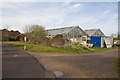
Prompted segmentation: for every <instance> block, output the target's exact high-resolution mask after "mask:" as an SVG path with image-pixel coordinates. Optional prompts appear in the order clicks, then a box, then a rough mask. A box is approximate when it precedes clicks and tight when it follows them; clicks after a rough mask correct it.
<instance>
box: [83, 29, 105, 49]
mask: <svg viewBox="0 0 120 80" xmlns="http://www.w3.org/2000/svg"><path fill="white" fill-rule="evenodd" d="M84 31H85V33H86V34H87V35H88V36H89V38H90V43H92V44H93V45H94V46H95V47H104V40H103V39H104V37H105V35H104V33H103V32H102V31H101V30H100V29H87V30H84Z"/></svg>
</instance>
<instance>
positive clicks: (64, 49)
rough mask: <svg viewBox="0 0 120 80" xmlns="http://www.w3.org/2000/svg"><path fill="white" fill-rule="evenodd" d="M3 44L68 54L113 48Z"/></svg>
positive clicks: (23, 43) (15, 42)
mask: <svg viewBox="0 0 120 80" xmlns="http://www.w3.org/2000/svg"><path fill="white" fill-rule="evenodd" d="M3 43H5V44H12V45H14V46H17V47H18V48H21V49H24V46H26V48H27V51H31V52H46V53H69V54H81V53H82V54H84V53H94V52H100V51H104V50H111V49H114V48H109V49H107V48H91V49H84V48H83V49H76V48H71V47H60V48H58V47H52V46H51V47H49V46H41V45H36V44H31V43H27V42H18V41H14V42H13V41H9V42H8V41H4V42H3Z"/></svg>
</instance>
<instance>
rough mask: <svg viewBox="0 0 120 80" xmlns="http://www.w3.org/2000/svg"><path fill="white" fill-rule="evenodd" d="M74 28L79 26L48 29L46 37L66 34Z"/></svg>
mask: <svg viewBox="0 0 120 80" xmlns="http://www.w3.org/2000/svg"><path fill="white" fill-rule="evenodd" d="M76 27H79V26H71V27H64V28H56V29H49V30H47V32H48V35H53V36H54V35H57V34H67V33H69V32H70V31H71V30H73V29H74V28H76Z"/></svg>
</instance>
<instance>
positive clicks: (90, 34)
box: [84, 29, 99, 36]
mask: <svg viewBox="0 0 120 80" xmlns="http://www.w3.org/2000/svg"><path fill="white" fill-rule="evenodd" d="M97 30H99V29H86V30H84V31H85V33H86V34H87V35H88V36H92V35H93V34H94V33H95V32H96V31H97Z"/></svg>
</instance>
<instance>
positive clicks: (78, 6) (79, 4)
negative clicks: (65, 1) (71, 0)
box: [71, 3, 82, 8]
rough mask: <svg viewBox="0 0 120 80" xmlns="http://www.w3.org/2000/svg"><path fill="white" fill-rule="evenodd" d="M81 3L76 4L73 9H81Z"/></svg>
mask: <svg viewBox="0 0 120 80" xmlns="http://www.w3.org/2000/svg"><path fill="white" fill-rule="evenodd" d="M81 5H82V4H81V3H78V4H74V5H73V6H72V7H71V8H80V7H81Z"/></svg>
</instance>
